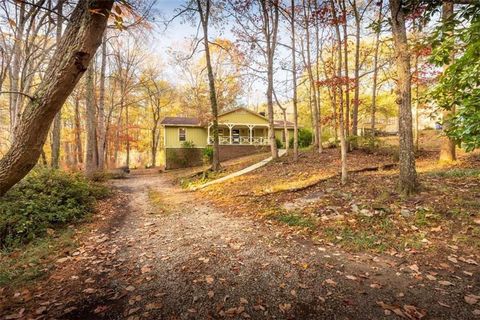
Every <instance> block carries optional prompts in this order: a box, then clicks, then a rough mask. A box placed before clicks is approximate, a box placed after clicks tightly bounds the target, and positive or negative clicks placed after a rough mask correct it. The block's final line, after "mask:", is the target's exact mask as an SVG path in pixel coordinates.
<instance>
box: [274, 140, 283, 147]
mask: <svg viewBox="0 0 480 320" xmlns="http://www.w3.org/2000/svg"><path fill="white" fill-rule="evenodd" d="M275 143H276V144H277V149H282V148H283V143H282V141H281V140H280V139H278V138H275Z"/></svg>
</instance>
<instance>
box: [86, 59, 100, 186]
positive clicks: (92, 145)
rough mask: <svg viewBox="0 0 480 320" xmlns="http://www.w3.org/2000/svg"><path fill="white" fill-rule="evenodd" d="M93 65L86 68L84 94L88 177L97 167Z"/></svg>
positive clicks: (90, 176) (91, 175) (92, 174)
mask: <svg viewBox="0 0 480 320" xmlns="http://www.w3.org/2000/svg"><path fill="white" fill-rule="evenodd" d="M93 73H94V67H93V63H90V66H89V67H88V70H87V78H86V86H85V91H86V92H85V95H86V103H85V108H86V111H87V112H86V118H87V143H86V149H87V150H86V151H87V152H86V156H85V175H86V176H87V177H88V178H93V176H94V175H95V173H96V172H97V170H98V167H97V151H96V146H97V136H96V129H97V128H96V127H97V116H96V107H95V97H94V96H95V83H94V79H93Z"/></svg>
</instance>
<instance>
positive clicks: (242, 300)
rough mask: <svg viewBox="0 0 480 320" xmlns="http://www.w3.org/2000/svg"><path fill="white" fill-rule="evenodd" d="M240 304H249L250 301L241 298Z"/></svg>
mask: <svg viewBox="0 0 480 320" xmlns="http://www.w3.org/2000/svg"><path fill="white" fill-rule="evenodd" d="M240 304H248V300H247V299H245V298H240Z"/></svg>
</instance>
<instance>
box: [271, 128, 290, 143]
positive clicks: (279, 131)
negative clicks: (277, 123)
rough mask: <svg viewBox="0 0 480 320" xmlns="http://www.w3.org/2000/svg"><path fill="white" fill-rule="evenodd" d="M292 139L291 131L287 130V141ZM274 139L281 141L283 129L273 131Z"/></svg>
mask: <svg viewBox="0 0 480 320" xmlns="http://www.w3.org/2000/svg"><path fill="white" fill-rule="evenodd" d="M291 137H293V129H288V139H290V138H291ZM275 138H277V139H279V140H280V141H282V142H284V141H283V139H282V138H283V129H275Z"/></svg>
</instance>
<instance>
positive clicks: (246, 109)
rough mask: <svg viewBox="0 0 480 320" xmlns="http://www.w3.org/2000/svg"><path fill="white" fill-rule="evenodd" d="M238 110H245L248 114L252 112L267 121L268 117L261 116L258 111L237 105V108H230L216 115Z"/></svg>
mask: <svg viewBox="0 0 480 320" xmlns="http://www.w3.org/2000/svg"><path fill="white" fill-rule="evenodd" d="M240 110H243V111H246V112H248V113H250V114H253V115H254V116H257V117H259V118H262V119H263V120H266V121H268V118H267V117H265V116H262V115H261V114H260V113H258V112H255V111H253V110H250V109H248V108H245V107H238V108H234V109H232V110H228V111H224V112H221V113H220V114H219V115H218V117H221V116H224V115H227V114H230V113H234V112H237V111H240Z"/></svg>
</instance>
